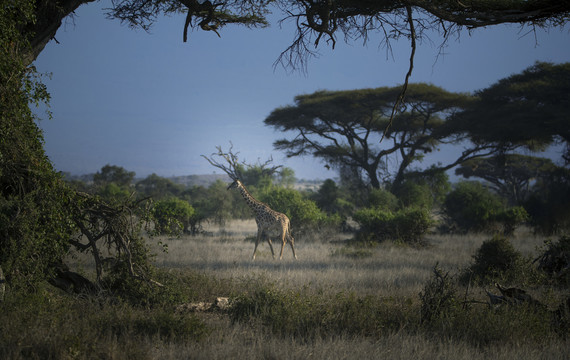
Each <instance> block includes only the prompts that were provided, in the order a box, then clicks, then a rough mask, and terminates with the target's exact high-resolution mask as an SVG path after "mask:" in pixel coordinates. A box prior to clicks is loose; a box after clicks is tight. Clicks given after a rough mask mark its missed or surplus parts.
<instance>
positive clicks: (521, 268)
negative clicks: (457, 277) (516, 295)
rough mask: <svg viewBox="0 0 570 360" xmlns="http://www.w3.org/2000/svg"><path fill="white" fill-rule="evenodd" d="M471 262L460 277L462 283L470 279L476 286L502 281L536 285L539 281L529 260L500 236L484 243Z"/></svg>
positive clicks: (538, 276)
mask: <svg viewBox="0 0 570 360" xmlns="http://www.w3.org/2000/svg"><path fill="white" fill-rule="evenodd" d="M473 260H474V263H473V264H472V265H471V266H470V267H469V268H468V269H466V271H464V273H463V275H462V276H461V280H462V282H464V283H467V282H468V281H469V280H470V279H471V280H472V281H474V282H475V283H477V284H489V283H493V282H495V281H503V282H517V283H518V284H520V285H523V284H529V283H530V284H533V283H537V282H538V281H539V280H540V275H539V274H538V272H537V270H536V269H535V268H534V267H533V266H532V261H531V259H528V258H525V257H523V256H522V254H521V253H520V252H519V251H517V250H516V249H515V248H514V246H513V245H512V244H511V242H510V241H509V240H508V239H507V238H506V237H505V236H502V235H495V236H493V238H491V239H489V240H487V241H484V242H483V244H481V247H480V248H479V249H478V250H477V252H476V253H475V255H473Z"/></svg>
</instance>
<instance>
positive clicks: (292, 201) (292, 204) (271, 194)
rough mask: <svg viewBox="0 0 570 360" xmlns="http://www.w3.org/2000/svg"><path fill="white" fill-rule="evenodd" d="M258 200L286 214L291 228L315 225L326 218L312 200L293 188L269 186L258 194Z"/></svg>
mask: <svg viewBox="0 0 570 360" xmlns="http://www.w3.org/2000/svg"><path fill="white" fill-rule="evenodd" d="M260 200H261V201H263V202H264V203H266V204H267V205H269V206H270V207H271V208H272V209H274V210H276V211H279V212H282V213H284V214H285V215H287V216H288V217H289V220H291V227H293V228H300V227H301V228H302V227H310V226H315V225H318V224H319V223H320V222H322V221H325V220H326V218H327V217H326V215H325V214H324V213H323V212H322V211H321V210H320V209H319V208H318V207H317V204H316V203H315V202H314V201H311V200H308V199H305V198H303V196H302V195H301V193H300V192H298V191H296V190H293V189H287V188H283V187H270V188H267V189H266V190H265V191H264V192H263V193H262V194H261V195H260Z"/></svg>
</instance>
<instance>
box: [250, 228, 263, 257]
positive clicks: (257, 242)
mask: <svg viewBox="0 0 570 360" xmlns="http://www.w3.org/2000/svg"><path fill="white" fill-rule="evenodd" d="M261 233H262V231H259V230H257V238H256V239H255V247H254V248H253V257H252V258H251V260H255V252H256V251H257V245H259V240H260V239H261Z"/></svg>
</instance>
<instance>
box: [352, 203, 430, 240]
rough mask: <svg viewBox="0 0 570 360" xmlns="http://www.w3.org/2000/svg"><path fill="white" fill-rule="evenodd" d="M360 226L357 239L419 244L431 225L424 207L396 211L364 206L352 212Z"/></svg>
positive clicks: (428, 214)
mask: <svg viewBox="0 0 570 360" xmlns="http://www.w3.org/2000/svg"><path fill="white" fill-rule="evenodd" d="M354 220H355V221H357V222H358V223H359V224H360V226H361V229H360V233H359V235H358V239H359V240H367V241H370V240H372V241H384V240H388V239H390V240H395V241H400V242H403V243H406V244H420V243H421V242H422V239H423V237H424V236H425V234H426V233H427V232H428V230H429V229H430V227H431V226H432V225H433V220H432V219H431V217H430V213H429V211H428V210H427V209H425V208H404V209H400V210H398V211H395V212H393V211H390V210H382V209H379V208H366V209H362V210H359V211H357V212H356V213H355V214H354Z"/></svg>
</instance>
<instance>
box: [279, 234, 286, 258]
mask: <svg viewBox="0 0 570 360" xmlns="http://www.w3.org/2000/svg"><path fill="white" fill-rule="evenodd" d="M285 234H286V233H285V231H283V235H282V236H281V253H280V254H279V260H281V259H283V248H285V242H286V241H287V240H285V239H286V238H285Z"/></svg>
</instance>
